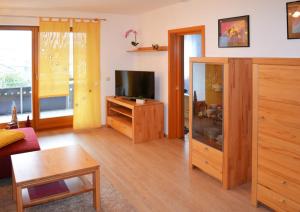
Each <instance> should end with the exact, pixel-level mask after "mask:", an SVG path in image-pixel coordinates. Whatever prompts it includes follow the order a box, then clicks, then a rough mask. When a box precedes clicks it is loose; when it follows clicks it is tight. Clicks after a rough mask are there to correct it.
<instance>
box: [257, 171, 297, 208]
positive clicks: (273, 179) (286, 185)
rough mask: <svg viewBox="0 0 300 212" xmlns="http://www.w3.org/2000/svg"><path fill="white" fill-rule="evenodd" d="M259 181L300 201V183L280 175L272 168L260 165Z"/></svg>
mask: <svg viewBox="0 0 300 212" xmlns="http://www.w3.org/2000/svg"><path fill="white" fill-rule="evenodd" d="M258 183H259V184H261V185H263V186H265V187H267V188H270V189H272V190H273V191H275V192H277V193H279V194H282V195H283V196H286V197H288V198H289V199H291V200H294V201H295V202H298V203H300V184H298V183H295V182H294V181H291V180H289V179H287V178H285V177H283V176H281V175H278V174H277V173H275V172H273V171H272V170H270V169H267V168H264V167H259V169H258Z"/></svg>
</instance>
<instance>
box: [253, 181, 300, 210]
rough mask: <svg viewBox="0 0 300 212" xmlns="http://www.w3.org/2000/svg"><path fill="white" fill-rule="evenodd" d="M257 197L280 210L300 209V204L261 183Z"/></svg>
mask: <svg viewBox="0 0 300 212" xmlns="http://www.w3.org/2000/svg"><path fill="white" fill-rule="evenodd" d="M257 198H258V200H259V201H261V202H264V203H265V204H266V205H268V206H269V207H271V208H273V209H275V210H276V211H278V212H299V211H300V205H299V204H297V203H296V202H294V201H292V200H290V199H288V198H286V197H284V196H282V195H280V194H278V193H276V192H273V191H272V190H270V189H268V188H265V187H263V186H261V185H258V186H257Z"/></svg>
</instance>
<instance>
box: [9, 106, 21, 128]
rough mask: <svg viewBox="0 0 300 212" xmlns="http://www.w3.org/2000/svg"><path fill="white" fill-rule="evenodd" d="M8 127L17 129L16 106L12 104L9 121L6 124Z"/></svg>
mask: <svg viewBox="0 0 300 212" xmlns="http://www.w3.org/2000/svg"><path fill="white" fill-rule="evenodd" d="M7 128H8V129H17V128H19V122H18V117H17V107H16V106H15V105H14V106H13V109H12V113H11V121H10V122H9V123H8V125H7Z"/></svg>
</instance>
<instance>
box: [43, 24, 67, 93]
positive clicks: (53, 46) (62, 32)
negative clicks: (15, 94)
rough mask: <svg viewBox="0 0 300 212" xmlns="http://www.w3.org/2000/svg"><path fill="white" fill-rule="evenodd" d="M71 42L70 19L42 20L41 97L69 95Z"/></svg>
mask: <svg viewBox="0 0 300 212" xmlns="http://www.w3.org/2000/svg"><path fill="white" fill-rule="evenodd" d="M69 43H70V21H69V20H67V21H56V20H55V21H52V20H47V21H43V20H40V42H39V92H38V93H39V97H40V98H47V97H56V96H68V95H69V55H70V52H69V51H70V44H69Z"/></svg>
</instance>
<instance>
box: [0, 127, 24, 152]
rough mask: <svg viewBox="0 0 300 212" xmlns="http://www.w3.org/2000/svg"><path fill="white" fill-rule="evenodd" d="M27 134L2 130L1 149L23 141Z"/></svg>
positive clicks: (0, 136)
mask: <svg viewBox="0 0 300 212" xmlns="http://www.w3.org/2000/svg"><path fill="white" fill-rule="evenodd" d="M24 138H25V134H24V133H23V132H22V131H20V130H4V129H0V149H1V148H2V147H5V146H7V145H9V144H12V143H14V142H17V141H20V140H23V139H24Z"/></svg>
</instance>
